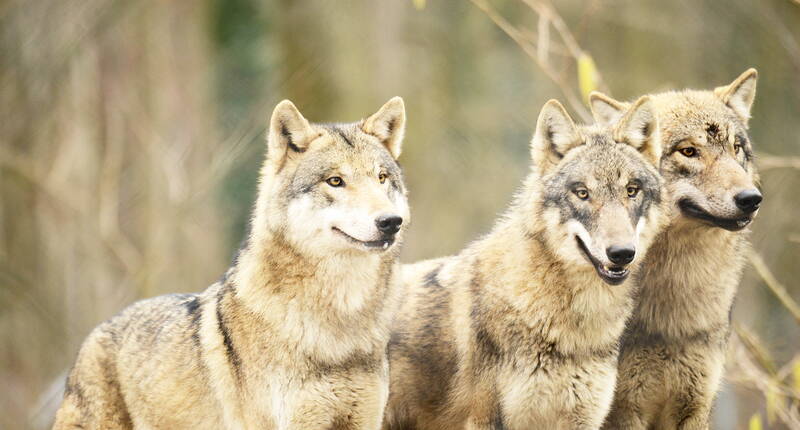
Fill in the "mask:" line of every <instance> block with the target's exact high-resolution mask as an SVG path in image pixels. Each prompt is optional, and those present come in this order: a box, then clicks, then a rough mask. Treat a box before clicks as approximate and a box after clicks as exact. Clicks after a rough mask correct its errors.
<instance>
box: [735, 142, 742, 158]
mask: <svg viewBox="0 0 800 430" xmlns="http://www.w3.org/2000/svg"><path fill="white" fill-rule="evenodd" d="M741 151H742V145H740V144H738V143H737V144H736V145H733V152H735V153H736V155H739V152H741Z"/></svg>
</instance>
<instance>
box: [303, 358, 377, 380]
mask: <svg viewBox="0 0 800 430" xmlns="http://www.w3.org/2000/svg"><path fill="white" fill-rule="evenodd" d="M381 360H382V355H380V354H375V353H365V352H355V353H353V354H351V355H350V356H348V357H347V358H345V359H344V360H342V361H339V362H337V363H324V362H320V361H317V360H315V359H314V358H311V357H309V358H308V362H309V363H310V365H311V366H313V367H314V368H315V373H316V375H317V376H318V377H321V376H322V375H330V374H332V373H343V372H348V371H351V370H358V371H362V372H365V373H374V372H377V371H378V370H379V369H380V367H381Z"/></svg>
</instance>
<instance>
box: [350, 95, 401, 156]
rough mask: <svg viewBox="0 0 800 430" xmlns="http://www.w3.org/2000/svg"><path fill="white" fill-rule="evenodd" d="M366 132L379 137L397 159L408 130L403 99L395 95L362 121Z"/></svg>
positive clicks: (362, 126) (362, 127)
mask: <svg viewBox="0 0 800 430" xmlns="http://www.w3.org/2000/svg"><path fill="white" fill-rule="evenodd" d="M361 129H362V130H363V131H364V133H367V134H371V135H373V136H375V137H377V138H378V139H379V140H380V141H381V143H383V145H384V146H385V147H386V149H387V150H388V151H389V153H390V154H392V157H394V158H395V159H397V157H399V156H400V152H401V149H402V146H403V135H404V134H405V132H406V106H405V104H404V103H403V99H402V98H400V97H393V98H392V99H391V100H389V101H388V102H386V104H385V105H383V107H381V108H380V109H378V112H376V113H375V114H373V115H372V116H370V117H369V118H367V119H365V120H364V121H363V122H362V123H361Z"/></svg>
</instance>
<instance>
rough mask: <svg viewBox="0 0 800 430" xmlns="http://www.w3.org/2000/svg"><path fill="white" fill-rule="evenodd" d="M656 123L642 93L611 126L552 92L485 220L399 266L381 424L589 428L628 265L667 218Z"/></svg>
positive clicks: (598, 410) (600, 395) (600, 408)
mask: <svg viewBox="0 0 800 430" xmlns="http://www.w3.org/2000/svg"><path fill="white" fill-rule="evenodd" d="M659 151H660V143H659V140H658V127H657V124H656V118H655V115H654V114H653V112H652V108H651V106H650V102H649V101H648V99H647V98H646V97H645V98H642V99H641V100H640V101H639V102H638V103H636V105H635V106H633V107H632V108H631V109H629V110H628V112H627V113H626V114H625V117H624V119H623V120H622V121H620V122H619V123H618V124H617V125H616V126H615V127H614V128H613V129H612V128H611V127H603V128H600V127H594V126H581V127H579V126H576V125H575V123H574V122H573V121H572V119H571V118H570V116H569V115H568V114H567V112H566V110H565V109H564V107H563V106H562V105H561V104H560V103H558V102H557V101H555V100H551V101H549V102H548V103H547V104H546V105H545V106H544V107H543V109H542V111H541V113H540V115H539V118H538V121H537V126H536V132H535V134H534V137H533V139H532V142H531V157H532V163H531V164H532V169H531V173H530V174H529V176H528V177H527V179H526V180H525V181H524V184H523V185H522V187H521V189H520V191H519V192H518V193H517V194H516V196H515V198H514V199H513V202H512V204H511V206H510V208H509V209H508V210H507V212H506V213H505V215H504V216H502V217H501V218H500V220H499V221H498V222H497V223H496V224H495V226H494V227H493V229H492V230H491V232H490V233H489V234H488V235H486V236H485V237H483V238H482V239H479V240H478V241H476V242H474V243H472V244H471V245H469V246H468V247H467V248H466V249H464V250H463V251H462V252H461V253H459V254H458V255H455V256H450V257H444V258H439V259H434V260H429V261H423V262H419V263H416V264H411V265H407V266H404V267H403V284H404V287H405V289H406V291H405V294H404V302H403V304H402V305H401V309H400V311H399V313H398V314H397V317H396V321H395V323H394V324H393V328H392V337H391V340H390V343H389V356H390V365H391V378H390V379H391V385H390V394H389V404H388V405H387V412H386V418H385V421H384V422H385V424H384V429H391V430H399V429H405V430H408V429H419V430H423V429H424V430H433V429H437V430H445V429H446V430H451V429H462V428H466V429H471V430H489V429H493V430H497V429H531V428H548V429H550V428H570V429H598V428H600V425H601V424H602V421H603V418H604V417H605V415H606V413H607V411H608V408H609V406H610V403H611V397H612V394H613V387H614V380H615V375H616V369H617V341H618V338H619V336H620V335H621V334H622V330H623V328H624V323H625V320H626V318H627V316H628V314H629V313H630V310H631V308H632V306H633V297H632V294H631V288H630V284H631V283H630V282H629V281H627V280H626V279H627V278H628V275H629V273H630V272H631V270H633V269H634V268H635V267H636V266H637V265H638V264H639V262H640V260H641V256H642V255H643V253H644V252H645V250H646V249H647V247H648V245H649V244H650V242H651V240H652V238H653V237H654V236H655V234H656V233H657V232H658V230H659V229H660V225H661V224H662V223H663V222H662V221H661V217H660V213H661V211H660V204H661V203H660V202H661V180H660V177H659V175H658V172H657V169H656V166H655V163H656V162H657V160H658V158H659V154H660V152H659Z"/></svg>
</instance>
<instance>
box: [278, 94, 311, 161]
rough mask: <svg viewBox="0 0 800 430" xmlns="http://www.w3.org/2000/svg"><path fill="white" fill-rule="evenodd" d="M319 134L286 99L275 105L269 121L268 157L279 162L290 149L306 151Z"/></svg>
mask: <svg viewBox="0 0 800 430" xmlns="http://www.w3.org/2000/svg"><path fill="white" fill-rule="evenodd" d="M317 134H318V133H315V132H314V130H313V129H312V128H311V124H309V123H308V120H306V119H305V118H303V115H301V114H300V111H299V110H297V108H296V107H295V105H294V104H293V103H292V102H290V101H289V100H284V101H282V102H280V103H278V105H277V106H275V110H274V111H272V119H270V121H269V135H268V136H267V159H268V160H271V161H278V162H279V161H281V160H283V158H284V157H285V156H286V154H287V153H288V152H289V151H291V152H305V150H306V148H308V144H309V143H310V142H311V141H312V140H314V138H315V137H317Z"/></svg>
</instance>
